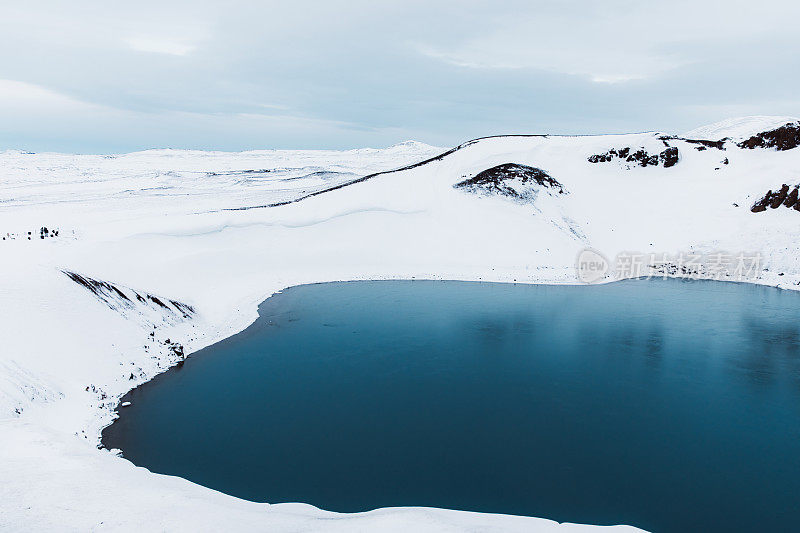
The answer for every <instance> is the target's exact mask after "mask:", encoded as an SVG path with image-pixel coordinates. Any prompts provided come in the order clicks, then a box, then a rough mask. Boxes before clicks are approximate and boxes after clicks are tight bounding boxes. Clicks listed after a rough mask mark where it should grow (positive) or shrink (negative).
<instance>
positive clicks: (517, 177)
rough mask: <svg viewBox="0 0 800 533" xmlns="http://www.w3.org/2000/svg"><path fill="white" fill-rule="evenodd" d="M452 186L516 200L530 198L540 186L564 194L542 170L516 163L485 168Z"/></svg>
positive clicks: (558, 185)
mask: <svg viewBox="0 0 800 533" xmlns="http://www.w3.org/2000/svg"><path fill="white" fill-rule="evenodd" d="M453 187H454V188H456V189H463V190H466V191H469V192H473V193H478V194H493V195H501V196H508V197H510V198H514V199H517V200H527V199H532V198H533V197H535V193H536V191H537V190H538V189H540V188H542V187H544V188H546V189H552V190H553V191H554V192H556V193H558V194H564V187H563V186H562V185H561V184H560V183H559V182H558V181H556V180H555V179H554V178H553V177H552V176H550V175H549V174H548V173H547V172H545V171H544V170H542V169H540V168H536V167H530V166H527V165H520V164H517V163H504V164H502V165H497V166H496V167H492V168H489V169H486V170H484V171H482V172H479V173H478V174H476V175H475V176H474V177H472V178H469V179H466V180H464V181H461V182H459V183H456V184H455V185H453Z"/></svg>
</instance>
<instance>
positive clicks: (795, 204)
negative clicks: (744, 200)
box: [750, 183, 800, 213]
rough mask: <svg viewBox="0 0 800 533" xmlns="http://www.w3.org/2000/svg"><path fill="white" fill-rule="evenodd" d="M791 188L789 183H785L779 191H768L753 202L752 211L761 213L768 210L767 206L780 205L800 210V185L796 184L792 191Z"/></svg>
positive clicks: (775, 207)
mask: <svg viewBox="0 0 800 533" xmlns="http://www.w3.org/2000/svg"><path fill="white" fill-rule="evenodd" d="M790 188H791V187H790V186H789V185H786V184H785V183H784V184H783V185H782V186H781V188H780V189H779V190H778V191H775V192H773V191H772V190H769V191H767V194H765V195H764V196H763V197H762V198H761V199H760V200H758V201H757V202H756V203H754V204H753V206H752V207H751V208H750V211H752V212H753V213H761V212H763V211H766V210H767V207H769V208H771V209H777V208H779V207H780V206H784V207H787V208H789V209H794V210H795V211H800V201H798V197H799V196H800V185H795V186H794V189H792V191H791V192H789V189H790Z"/></svg>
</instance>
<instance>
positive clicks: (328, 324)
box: [103, 280, 800, 532]
mask: <svg viewBox="0 0 800 533" xmlns="http://www.w3.org/2000/svg"><path fill="white" fill-rule="evenodd" d="M259 313H260V318H259V319H258V320H257V321H256V322H255V323H254V324H253V325H252V326H250V327H249V328H248V329H246V330H245V331H244V332H242V333H240V334H238V335H236V336H234V337H231V338H229V339H227V340H224V341H222V342H220V343H218V344H216V345H214V346H211V347H209V348H206V349H204V350H202V351H200V352H198V353H196V354H195V355H193V356H192V357H190V358H189V359H188V360H187V361H186V363H185V364H184V365H183V367H181V368H175V369H172V370H170V371H168V372H166V373H164V374H162V375H160V376H158V377H156V378H155V379H154V380H152V381H151V382H149V383H146V384H144V385H143V386H141V387H139V388H137V389H135V390H134V391H132V392H130V393H129V394H128V395H126V397H125V398H123V400H124V401H130V402H132V405H131V406H129V407H126V408H124V409H121V411H120V415H121V416H120V418H119V419H118V420H117V421H116V422H115V423H114V424H112V425H111V426H109V427H108V428H106V430H105V431H104V432H103V443H104V445H105V446H107V447H109V448H120V449H121V450H123V454H124V456H125V457H126V458H128V459H129V460H131V461H132V462H133V463H135V464H137V465H140V466H144V467H146V468H148V469H150V470H152V471H154V472H159V473H164V474H173V475H177V476H181V477H184V478H186V479H189V480H191V481H194V482H196V483H200V484H202V485H205V486H207V487H211V488H213V489H217V490H219V491H222V492H225V493H228V494H232V495H234V496H239V497H242V498H246V499H248V500H255V501H267V502H287V501H299V502H306V503H311V504H313V505H316V506H318V507H321V508H323V509H328V510H333V511H345V512H352V511H363V510H368V509H373V508H376V507H387V506H431V507H445V508H452V509H464V510H473V511H485V512H493V513H511V514H522V515H532V516H539V517H545V518H551V519H555V520H559V521H570V522H580V523H591V524H620V523H622V524H630V525H634V526H638V527H642V528H645V529H649V530H652V531H727V532H729V531H757V530H761V531H765V530H774V531H789V530H796V528H797V527H798V524H800V320H799V319H800V295H798V294H794V293H790V292H783V291H779V290H777V289H773V288H767V287H758V286H752V285H742V284H732V283H719V282H699V281H693V282H687V281H678V280H650V281H645V280H636V281H625V282H620V283H614V284H610V285H603V286H588V287H578V286H545V285H512V284H487V283H466V282H433V281H430V282H428V281H378V282H353V283H329V284H319V285H305V286H300V287H294V288H291V289H288V290H286V291H284V292H283V293H281V294H278V295H275V296H273V297H271V298H269V299H268V300H266V301H265V302H263V303H262V304H261V306H260V308H259Z"/></svg>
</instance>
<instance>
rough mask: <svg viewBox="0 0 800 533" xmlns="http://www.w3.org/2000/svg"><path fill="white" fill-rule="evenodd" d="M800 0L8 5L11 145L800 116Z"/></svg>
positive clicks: (324, 139) (424, 136)
mask: <svg viewBox="0 0 800 533" xmlns="http://www.w3.org/2000/svg"><path fill="white" fill-rule="evenodd" d="M798 20H800V3H798V2H795V1H774V0H760V1H758V2H753V1H748V2H738V1H737V0H728V1H719V2H717V1H702V0H695V1H681V0H670V1H668V2H667V1H662V2H655V1H650V0H637V1H623V0H604V1H602V2H600V1H586V0H575V1H569V0H566V1H565V0H561V1H535V0H526V1H506V2H503V1H494V2H489V1H486V2H484V1H470V0H459V1H452V2H451V1H437V0H427V1H418V0H401V1H395V0H369V1H362V0H347V1H337V0H325V1H323V0H319V1H303V0H293V1H281V2H277V1H275V2H272V1H260V2H259V1H255V0H251V1H244V0H227V1H224V2H223V1H205V0H192V1H185V2H184V1H174V0H160V1H149V0H137V1H125V2H117V1H114V0H105V1H97V2H91V1H85V0H73V1H70V2H64V1H63V0H58V1H56V0H54V1H38V0H27V1H17V2H11V1H4V2H2V6H1V7H0V149H5V148H20V149H28V150H34V151H45V150H52V151H67V152H83V153H108V152H123V151H132V150H139V149H145V148H154V147H173V148H201V149H219V150H245V149H255V148H353V147H362V146H372V147H380V146H387V145H390V144H394V143H396V142H400V141H404V140H407V139H414V140H419V141H423V142H427V143H430V144H435V145H440V146H445V145H447V146H449V145H454V144H457V143H459V142H461V141H464V140H467V139H470V138H473V137H479V136H483V135H492V134H501V133H581V134H585V133H612V132H613V133H616V132H632V131H645V130H661V131H669V132H680V131H684V130H687V129H691V128H692V127H694V126H698V125H700V124H703V123H707V122H714V121H717V120H721V119H723V118H727V117H730V116H739V115H753V114H776V115H795V116H797V115H800V90H798V89H799V88H800V44H799V43H800V41H798V37H797V21H798Z"/></svg>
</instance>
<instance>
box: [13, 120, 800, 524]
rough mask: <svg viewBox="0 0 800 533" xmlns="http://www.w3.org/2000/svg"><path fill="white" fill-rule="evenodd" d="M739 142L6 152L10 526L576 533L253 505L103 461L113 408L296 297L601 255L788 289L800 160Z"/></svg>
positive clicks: (508, 273) (465, 518)
mask: <svg viewBox="0 0 800 533" xmlns="http://www.w3.org/2000/svg"><path fill="white" fill-rule="evenodd" d="M745 123H747V124H751V125H752V124H754V123H758V122H757V121H752V120H751V121H738V122H737V121H732V122H729V123H728V125H727V126H714V127H707V128H706V129H702V128H701V129H698V130H694V131H695V133H693V134H691V135H690V134H686V135H683V136H680V137H678V136H672V135H665V134H660V133H645V134H635V135H610V136H592V137H557V136H503V137H489V138H484V139H478V140H474V141H470V142H467V143H464V144H462V145H460V146H458V147H456V148H454V149H451V150H443V149H437V148H433V147H429V146H426V145H421V144H419V143H403V144H402V145H398V146H395V147H391V148H389V149H385V150H353V151H348V152H320V151H313V152H312V151H298V152H291V151H259V152H244V153H219V152H213V153H209V152H189V151H174V150H154V151H148V152H140V153H136V154H127V155H119V156H73V155H63V154H28V153H22V152H4V153H1V154H0V237H2V239H3V240H0V257H2V262H0V302H2V306H0V336H1V338H2V339H3V348H2V350H0V440H1V441H2V442H3V444H4V445H3V446H2V447H0V477H2V479H3V480H4V482H3V483H2V484H0V529H35V528H46V529H59V530H61V529H68V530H86V529H102V528H103V527H106V528H110V529H125V530H131V529H140V530H141V529H144V530H151V529H169V530H174V529H179V530H180V529H186V530H197V529H209V530H210V529H215V528H220V527H222V526H225V527H226V528H229V529H230V528H233V527H238V528H240V529H265V528H266V529H271V530H291V531H307V530H314V531H316V530H326V531H327V530H346V531H353V530H375V529H378V528H380V529H381V530H387V531H393V530H398V531H399V530H401V529H402V530H413V531H443V530H446V531H468V530H470V531H474V530H482V529H485V528H489V527H497V528H499V529H502V530H520V531H522V530H525V531H531V530H534V531H535V530H541V531H549V530H552V529H558V530H571V529H581V528H578V527H577V526H570V527H566V526H558V525H557V524H555V523H553V522H550V521H547V520H539V519H531V518H515V517H504V516H497V515H480V514H474V513H458V512H452V511H443V510H434V509H395V510H392V509H387V510H381V511H376V512H372V513H364V514H358V515H337V514H332V513H326V512H323V511H319V510H316V509H313V508H310V507H307V506H300V505H284V504H281V505H266V504H255V503H250V502H244V501H241V500H237V499H235V498H232V497H228V496H224V495H222V494H219V493H216V492H213V491H210V490H207V489H205V488H203V487H199V486H197V485H194V484H192V483H189V482H187V481H184V480H180V479H176V478H170V477H166V476H160V475H155V474H151V473H149V472H147V471H145V470H143V469H140V468H135V467H133V465H131V464H130V463H128V462H127V461H125V460H123V459H121V458H118V457H116V456H114V455H113V454H111V453H110V452H108V451H105V450H97V449H96V445H97V444H98V439H99V432H100V429H101V428H102V427H103V426H104V425H105V424H107V423H109V422H110V421H111V420H112V417H113V411H114V408H115V407H116V402H117V399H118V398H119V397H120V396H121V395H122V394H124V393H125V392H126V391H128V390H129V389H130V388H132V387H135V386H136V385H138V384H140V383H142V382H144V381H146V380H148V379H150V378H152V377H153V376H154V375H155V374H156V373H158V372H161V371H163V370H165V369H166V368H168V367H169V366H171V365H173V364H178V363H180V361H181V360H182V359H183V358H184V357H185V356H186V355H188V354H191V353H192V352H194V351H196V350H197V349H199V348H201V347H204V346H207V345H208V344H210V343H213V342H215V341H218V340H220V339H222V338H224V337H226V336H229V335H231V334H233V333H235V332H237V331H240V330H242V329H243V328H244V327H246V326H247V325H248V324H249V323H250V322H251V321H252V320H254V319H255V317H256V309H257V304H258V303H259V302H260V301H262V300H263V299H264V298H266V297H268V296H269V295H270V294H273V293H275V292H276V291H279V290H281V289H283V288H285V287H288V286H291V285H296V284H301V283H310V282H319V281H333V280H351V279H395V278H432V279H466V280H491V281H517V282H525V283H536V282H542V283H575V282H577V279H576V271H575V261H576V257H577V256H578V254H579V253H580V252H581V251H582V250H584V249H586V248H587V247H591V248H593V249H595V250H597V251H599V252H601V253H603V254H604V255H606V256H607V257H613V256H615V255H616V254H618V253H621V252H639V253H641V254H671V255H673V254H681V253H688V252H692V253H711V252H716V251H722V250H724V251H727V252H730V253H737V252H747V253H756V252H757V253H760V254H761V256H762V261H761V263H760V268H759V272H757V273H756V274H757V277H754V278H753V279H752V280H751V281H753V282H758V283H768V284H773V285H778V286H781V287H784V288H792V289H794V288H797V286H798V283H800V253H798V245H797V244H796V243H797V242H800V241H799V239H798V237H800V224H798V222H800V212H798V209H797V208H795V205H796V204H793V203H792V202H791V194H792V192H791V191H792V190H794V189H793V187H794V186H795V185H800V148H792V147H790V146H791V142H792V139H793V138H794V137H793V135H794V130H791V128H790V129H788V130H782V132H781V133H780V139H781V140H782V141H781V142H782V144H781V145H780V147H778V146H776V145H770V143H769V142H765V143H762V144H761V145H755V146H754V147H752V148H751V147H749V145H746V146H740V144H742V143H743V141H745V140H747V139H749V138H751V137H753V136H754V135H756V134H759V133H763V132H765V131H767V130H769V128H767V130H759V131H752V127H751V126H748V127H747V128H744V126H742V127H741V128H740V127H739V126H741V125H742V124H745ZM787 123H791V120H789V119H781V120H778V121H772V122H769V124H770V128H772V129H773V130H777V128H779V127H782V126H785V125H786V124H787ZM731 128H734V129H735V130H736V134H735V135H734V133H733V130H732V129H731ZM736 128H738V129H736ZM748 128H749V129H748ZM698 131H699V132H701V133H708V135H703V136H704V137H705V136H708V137H712V138H711V139H699V140H698V139H697V136H698V135H697V134H696V132H698ZM690 133H691V132H690ZM720 135H721V137H729V138H730V139H728V140H725V141H720V140H719V139H720V138H721V137H720ZM774 137H775V135H773V136H770V135H766V136H762V137H759V138H762V139H766V140H767V141H769V140H770V139H772V138H774ZM784 141H786V142H784ZM787 142H788V144H787ZM787 146H788V147H787ZM784 185H786V189H785V191H786V194H785V195H782V193H781V191H784V187H783V186H784ZM775 195H777V196H775ZM765 196H768V200H767V201H765V200H764V198H765ZM778 199H780V201H778ZM795 199H796V195H795ZM762 204H763V206H765V209H763V210H761V209H756V211H758V212H753V210H751V208H752V207H753V206H755V205H762ZM790 204H791V205H790ZM263 206H273V207H263ZM45 228H46V230H45ZM188 445H190V443H188Z"/></svg>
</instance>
